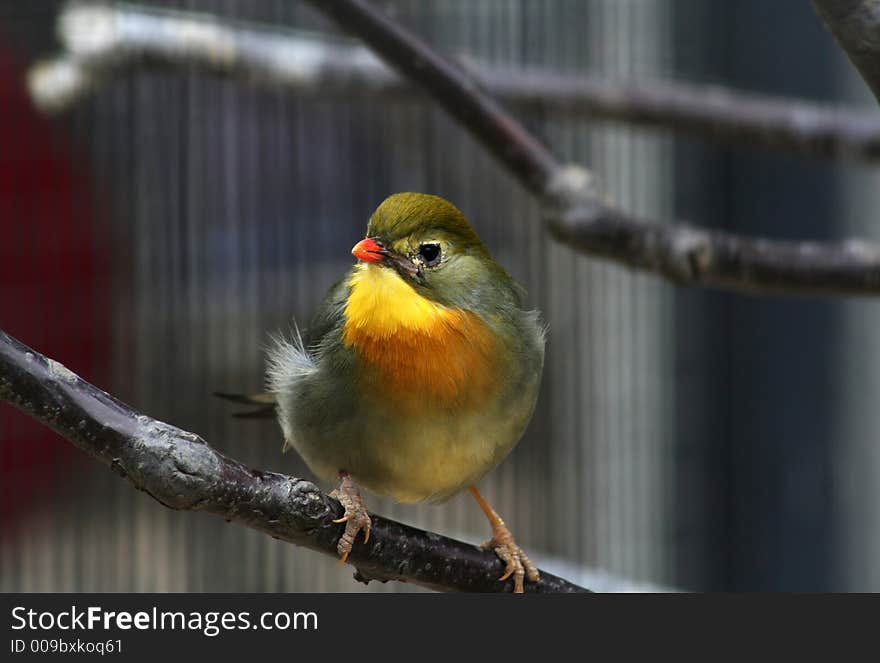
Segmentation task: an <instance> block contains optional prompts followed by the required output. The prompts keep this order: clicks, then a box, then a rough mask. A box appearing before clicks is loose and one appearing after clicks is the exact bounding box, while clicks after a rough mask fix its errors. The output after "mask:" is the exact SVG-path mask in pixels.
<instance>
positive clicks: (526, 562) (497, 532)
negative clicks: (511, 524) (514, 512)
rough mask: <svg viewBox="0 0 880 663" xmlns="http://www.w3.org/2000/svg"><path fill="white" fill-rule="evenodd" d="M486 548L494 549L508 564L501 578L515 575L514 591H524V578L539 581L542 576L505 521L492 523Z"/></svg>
mask: <svg viewBox="0 0 880 663" xmlns="http://www.w3.org/2000/svg"><path fill="white" fill-rule="evenodd" d="M482 547H483V548H484V549H486V550H494V551H495V554H496V555H498V557H500V558H501V561H502V562H504V563H505V564H506V565H507V568H506V569H505V571H504V575H502V576H501V577H500V578H499V580H507V579H508V578H509V577H510V576H513V593H514V594H522V593H523V591H524V590H523V580H524V579H525V578H528V579H529V580H530V581H532V582H538V580H540V578H541V576H540V574H539V573H538V567H536V566H535V565H534V564H532V560H530V559H529V556H528V555H526V552H525V550H523V549H522V548H520V547H519V545H518V544H517V543H516V541H514V539H513V534H511V533H510V530H509V529H507V526H506V525H505V524H504V521H502V520H500V519H499V522H498V523H493V524H492V538H491V539H489V540H488V541H486V543H484V544H483V546H482Z"/></svg>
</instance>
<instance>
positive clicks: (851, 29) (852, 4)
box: [812, 0, 880, 102]
mask: <svg viewBox="0 0 880 663" xmlns="http://www.w3.org/2000/svg"><path fill="white" fill-rule="evenodd" d="M812 1H813V7H814V8H815V9H816V12H817V13H818V14H819V16H821V17H822V20H824V21H825V24H826V25H827V26H828V29H829V30H831V34H833V35H834V38H835V39H836V40H837V43H838V44H840V46H841V48H843V50H844V51H846V54H847V55H848V56H849V59H850V60H851V61H852V63H853V64H854V65H855V67H856V69H858V70H859V73H860V74H861V75H862V78H863V79H864V80H865V82H866V83H867V84H868V87H870V88H871V91H872V92H873V93H874V97H876V99H877V101H878V102H880V2H878V0H812Z"/></svg>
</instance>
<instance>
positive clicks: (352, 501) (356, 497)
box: [330, 470, 373, 566]
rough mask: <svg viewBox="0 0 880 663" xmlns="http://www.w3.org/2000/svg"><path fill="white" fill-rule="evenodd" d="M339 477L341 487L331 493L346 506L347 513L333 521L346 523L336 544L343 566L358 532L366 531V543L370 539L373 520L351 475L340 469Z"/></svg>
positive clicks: (331, 495) (340, 563)
mask: <svg viewBox="0 0 880 663" xmlns="http://www.w3.org/2000/svg"><path fill="white" fill-rule="evenodd" d="M339 478H340V483H339V488H337V489H336V490H334V491H333V492H332V493H330V497H335V498H336V499H338V500H339V502H340V503H341V504H342V506H343V508H345V515H343V516H342V518H339V519H337V520H334V521H333V522H334V523H345V531H344V532H343V533H342V536H340V537H339V543H337V544H336V551H337V552H338V553H339V565H340V566H341V565H342V564H345V560H347V559H348V554H349V553H350V552H351V547H352V546H353V545H354V540H355V539H356V538H357V535H358V532H360V531H361V530H363V531H364V543H366V542H367V541H369V540H370V528H371V527H372V525H373V521H372V520H370V515H369V514H368V513H367V507H365V506H364V502H363V500H362V499H361V491H360V489H359V488H358V487H357V484H356V483H355V482H354V481H353V480H352V478H351V475H350V474H349V473H348V472H346V471H345V470H340V471H339Z"/></svg>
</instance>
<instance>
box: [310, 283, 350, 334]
mask: <svg viewBox="0 0 880 663" xmlns="http://www.w3.org/2000/svg"><path fill="white" fill-rule="evenodd" d="M349 277H350V273H347V274H345V276H343V277H342V278H341V279H339V280H338V281H337V282H336V283H334V284H333V285H332V286H330V289H329V290H328V291H327V294H326V295H325V296H324V299H323V300H322V301H321V303H320V304H318V308H317V309H315V314H314V315H313V316H312V319H311V321H310V322H309V326H308V327H306V329H305V331H304V332H303V342H304V345H305V347H306V348H307V349H312V348H315V347H317V346H318V345H320V344H321V342H322V341H323V340H324V339H325V338H326V337H327V335H328V334H330V333H331V332H332V331H333V330H334V329H336V328H337V327H338V326H339V324H340V323H341V322H342V320H343V315H344V311H345V303H346V301H348V292H349V289H350V288H349V285H348V281H349Z"/></svg>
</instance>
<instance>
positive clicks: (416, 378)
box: [343, 264, 498, 410]
mask: <svg viewBox="0 0 880 663" xmlns="http://www.w3.org/2000/svg"><path fill="white" fill-rule="evenodd" d="M349 285H350V286H351V291H350V294H349V298H348V302H347V304H346V307H345V317H346V322H345V328H344V331H343V340H344V342H345V344H346V345H348V346H349V347H352V348H354V349H355V350H356V352H357V354H358V359H359V371H360V375H359V377H360V379H361V381H362V384H363V385H364V387H366V388H367V389H368V390H371V391H372V392H373V394H374V395H375V396H376V397H377V399H381V400H388V399H390V400H391V401H393V403H392V404H393V405H394V406H395V407H398V408H401V409H404V410H418V409H420V408H424V407H426V406H428V407H435V408H436V407H445V408H451V409H456V410H460V409H471V408H476V407H479V406H480V405H481V404H483V403H484V402H485V400H486V399H487V398H488V397H490V396H491V395H493V394H494V392H495V389H494V386H495V382H496V377H497V374H498V362H497V347H496V343H497V341H496V339H495V336H494V334H493V332H492V330H491V329H490V328H489V327H487V326H486V324H485V323H484V322H483V321H482V320H481V319H480V318H479V316H477V315H475V314H473V313H470V312H468V311H462V310H456V309H451V308H448V307H445V306H442V305H440V304H437V303H435V302H432V301H431V300H429V299H427V298H425V297H422V296H421V295H419V294H418V293H417V292H416V291H415V290H414V289H413V288H412V287H411V286H410V285H409V284H408V283H406V282H405V281H404V280H403V279H402V278H401V277H400V276H399V275H398V274H397V273H396V272H394V271H393V270H391V269H388V268H384V267H380V266H377V265H366V264H362V265H359V266H358V267H357V269H356V271H355V273H354V275H353V276H352V278H351V279H350V281H349Z"/></svg>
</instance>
